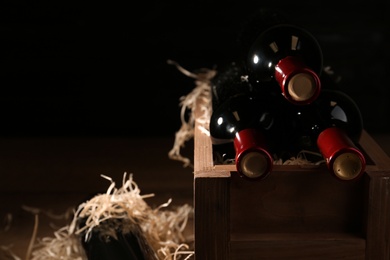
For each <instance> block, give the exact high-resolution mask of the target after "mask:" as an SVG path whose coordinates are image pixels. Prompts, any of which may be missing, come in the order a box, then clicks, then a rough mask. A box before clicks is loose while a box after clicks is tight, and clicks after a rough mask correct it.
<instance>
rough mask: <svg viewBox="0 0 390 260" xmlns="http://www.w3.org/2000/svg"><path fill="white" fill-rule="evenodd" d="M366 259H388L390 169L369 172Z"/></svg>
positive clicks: (389, 242)
mask: <svg viewBox="0 0 390 260" xmlns="http://www.w3.org/2000/svg"><path fill="white" fill-rule="evenodd" d="M367 175H368V177H369V184H368V194H367V200H368V205H367V206H368V207H367V226H366V228H367V231H366V233H367V234H366V239H367V257H366V259H367V260H389V259H390V171H383V172H369V173H367Z"/></svg>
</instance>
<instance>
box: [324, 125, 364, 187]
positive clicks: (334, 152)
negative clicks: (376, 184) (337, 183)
mask: <svg viewBox="0 0 390 260" xmlns="http://www.w3.org/2000/svg"><path fill="white" fill-rule="evenodd" d="M317 146H318V148H319V150H320V152H321V154H322V156H323V157H324V158H325V160H326V164H327V167H328V169H329V170H330V172H331V173H333V175H334V176H335V177H336V178H338V179H339V180H343V181H350V180H357V179H359V178H360V177H361V176H362V175H363V173H364V170H365V167H366V160H365V158H364V155H363V154H362V153H361V151H360V150H359V149H358V148H357V147H356V146H355V144H354V143H353V142H352V140H351V139H350V138H349V137H348V136H347V134H346V133H345V132H344V131H343V130H341V129H340V128H338V127H330V128H327V129H325V130H324V131H322V132H321V133H320V134H319V135H318V138H317Z"/></svg>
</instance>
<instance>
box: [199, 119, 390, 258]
mask: <svg viewBox="0 0 390 260" xmlns="http://www.w3.org/2000/svg"><path fill="white" fill-rule="evenodd" d="M195 117H196V116H195ZM198 124H199V123H196V124H195V135H194V210H195V221H194V235H195V258H196V260H208V259H210V260H219V259H221V260H229V259H239V260H248V259H256V260H258V259H273V260H274V259H283V260H284V259H299V260H305V259H310V260H313V259H315V260H318V259H326V260H329V259H332V260H333V259H366V260H389V259H390V161H389V157H388V156H387V154H386V153H385V152H384V151H383V150H382V149H381V147H380V146H379V145H378V144H377V143H376V142H375V141H374V139H373V138H372V137H371V136H370V135H369V134H368V133H367V132H366V131H363V134H362V137H361V140H360V142H359V146H360V148H361V149H362V151H363V152H364V153H365V154H366V158H367V166H366V172H365V175H364V177H363V178H362V179H360V180H359V181H356V182H341V181H339V180H337V179H335V178H334V177H333V176H331V174H330V173H329V172H328V170H327V169H326V168H325V166H298V165H275V166H274V169H273V171H272V172H271V174H270V175H269V176H268V177H267V178H266V179H265V180H262V181H260V182H250V181H247V180H245V179H243V178H240V177H238V174H237V172H236V170H235V166H234V165H214V163H213V158H212V157H213V156H212V144H211V141H210V138H209V137H208V136H207V135H206V134H205V133H204V132H202V131H200V128H199V125H198Z"/></svg>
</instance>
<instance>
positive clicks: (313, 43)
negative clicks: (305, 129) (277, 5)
mask: <svg viewBox="0 0 390 260" xmlns="http://www.w3.org/2000/svg"><path fill="white" fill-rule="evenodd" d="M246 27H247V28H243V32H241V33H240V34H239V37H240V38H241V39H240V40H239V44H240V45H241V48H242V51H241V52H244V54H243V55H245V57H246V58H245V59H246V60H245V63H246V66H247V70H248V73H249V80H250V81H251V82H252V84H253V86H254V87H255V86H256V84H254V83H261V84H260V86H259V87H264V86H265V85H266V84H265V83H270V82H276V83H277V85H278V86H279V90H278V91H279V93H282V94H283V95H284V97H285V98H286V99H287V100H288V101H290V102H292V103H294V104H298V105H302V104H308V103H311V102H312V101H314V100H315V99H316V98H317V97H318V95H319V93H320V91H321V81H320V75H321V73H322V69H323V55H322V49H321V46H320V45H319V43H318V41H317V39H316V38H315V37H314V36H313V34H312V33H310V32H309V31H307V30H306V29H304V28H303V27H301V26H298V25H295V24H293V23H292V22H289V21H288V18H287V17H285V15H282V14H281V12H278V11H277V10H273V9H264V10H261V11H260V12H258V15H257V16H256V17H255V18H252V21H248V22H247V23H246Z"/></svg>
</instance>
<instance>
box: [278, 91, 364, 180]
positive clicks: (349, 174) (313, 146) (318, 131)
mask: <svg viewBox="0 0 390 260" xmlns="http://www.w3.org/2000/svg"><path fill="white" fill-rule="evenodd" d="M284 110H285V111H289V113H290V117H291V118H293V121H294V126H293V128H292V129H293V130H292V131H294V134H295V138H293V139H292V145H291V147H294V148H295V149H296V150H295V151H294V152H298V151H299V150H311V151H318V152H320V153H321V154H322V156H323V158H324V159H325V161H326V164H327V167H328V169H329V170H330V172H331V173H332V174H333V175H334V176H335V177H337V178H338V179H340V180H355V179H359V178H360V177H361V176H362V174H363V173H364V170H365V164H366V161H365V157H364V155H363V153H362V152H361V151H360V150H359V148H357V145H356V144H357V143H358V141H359V138H360V136H361V133H362V131H363V120H362V117H361V114H360V110H359V108H358V106H357V104H356V103H355V102H354V100H353V99H352V98H351V97H350V96H348V95H347V94H346V93H344V92H342V91H340V90H336V89H323V90H322V91H321V94H320V95H319V97H318V98H317V100H316V101H314V102H313V103H312V104H310V105H307V106H292V105H290V106H289V108H287V107H285V108H284Z"/></svg>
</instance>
